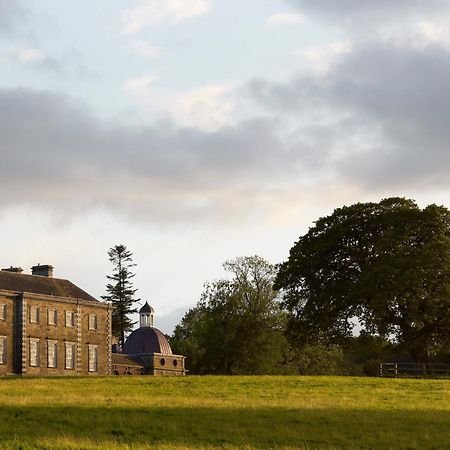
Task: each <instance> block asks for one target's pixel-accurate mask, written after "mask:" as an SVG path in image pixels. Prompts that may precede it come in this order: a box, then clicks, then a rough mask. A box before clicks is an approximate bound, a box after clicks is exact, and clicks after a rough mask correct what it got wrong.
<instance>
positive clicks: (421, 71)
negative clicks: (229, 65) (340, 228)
mask: <svg viewBox="0 0 450 450" xmlns="http://www.w3.org/2000/svg"><path fill="white" fill-rule="evenodd" d="M449 80H450V53H449V51H448V50H447V49H446V48H443V47H439V46H428V47H426V48H424V49H416V48H412V47H409V48H405V47H394V46H392V45H389V44H388V43H371V44H367V43H366V44H361V45H360V46H359V47H357V48H356V49H355V51H354V52H352V53H350V54H348V55H345V56H343V57H342V60H341V62H340V63H339V64H338V65H337V66H336V67H335V68H334V69H333V70H332V71H331V72H330V73H329V74H328V75H327V77H326V78H324V79H314V78H309V77H302V76H299V77H296V78H293V79H292V80H290V81H289V82H287V83H284V84H283V83H278V84H271V83H268V82H266V81H264V80H256V81H253V82H252V83H250V84H249V85H248V86H247V94H248V95H249V96H250V97H251V98H252V99H253V101H257V102H259V104H260V105H262V106H263V107H265V108H266V109H267V110H268V111H276V112H277V114H284V115H286V116H290V117H291V118H293V120H295V118H296V117H302V116H304V115H306V114H309V115H311V116H313V115H314V114H315V115H316V116H317V117H318V121H317V126H315V127H311V128H309V129H308V130H306V134H305V136H306V137H307V138H308V137H309V139H310V140H311V139H312V140H314V139H317V136H319V137H320V138H321V140H322V141H324V140H325V137H326V136H328V137H331V138H332V139H328V144H327V143H326V141H325V147H324V148H323V155H325V159H324V163H325V168H326V164H327V161H328V163H329V164H331V165H330V168H332V169H333V170H334V171H335V173H337V174H338V175H339V176H343V177H345V178H346V179H350V180H353V181H355V182H357V183H358V184H360V185H366V186H370V188H371V189H377V188H378V189H383V188H387V187H393V186H417V185H424V186H427V187H432V186H433V185H435V184H437V183H442V184H444V185H446V186H450V182H449V180H450V177H449V176H450V149H449V142H450V127H449V126H448V117H450V82H449ZM308 110H309V112H308ZM339 153H341V156H339ZM331 160H332V161H333V162H331V163H330V162H329V161H331Z"/></svg>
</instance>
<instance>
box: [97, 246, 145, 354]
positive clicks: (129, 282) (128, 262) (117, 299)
mask: <svg viewBox="0 0 450 450" xmlns="http://www.w3.org/2000/svg"><path fill="white" fill-rule="evenodd" d="M108 256H109V260H110V262H111V263H112V264H113V273H112V275H107V278H108V280H110V281H111V283H108V284H107V285H106V292H107V294H106V295H104V296H102V298H103V299H104V300H106V301H108V302H110V303H111V305H112V306H113V313H112V334H113V335H114V336H117V338H118V340H119V345H120V347H122V346H123V344H124V342H125V334H126V333H127V332H128V331H131V330H132V329H133V325H134V323H135V322H133V321H132V320H131V319H130V317H129V316H130V315H131V314H132V313H135V312H136V309H135V308H134V307H133V305H134V304H135V303H136V302H137V301H139V299H135V298H134V295H135V293H136V291H137V289H134V287H133V278H134V276H135V274H134V273H132V271H131V269H132V267H134V266H135V265H136V264H134V263H133V259H132V257H133V253H131V252H130V251H129V250H128V249H127V247H126V246H125V245H116V246H114V247H112V248H110V249H109V251H108Z"/></svg>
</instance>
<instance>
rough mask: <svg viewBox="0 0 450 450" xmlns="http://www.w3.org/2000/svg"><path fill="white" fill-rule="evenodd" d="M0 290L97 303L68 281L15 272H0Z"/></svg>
mask: <svg viewBox="0 0 450 450" xmlns="http://www.w3.org/2000/svg"><path fill="white" fill-rule="evenodd" d="M0 290H3V291H13V292H30V293H33V294H42V295H51V296H56V297H68V298H74V299H80V300H88V301H91V302H98V300H97V299H95V298H94V297H92V295H90V294H88V293H87V292H85V291H83V289H80V288H79V287H78V286H75V285H74V284H73V283H71V282H70V281H69V280H63V279H61V278H51V277H43V276H38V275H27V274H22V273H15V272H6V271H0Z"/></svg>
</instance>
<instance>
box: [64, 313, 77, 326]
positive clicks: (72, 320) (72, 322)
mask: <svg viewBox="0 0 450 450" xmlns="http://www.w3.org/2000/svg"><path fill="white" fill-rule="evenodd" d="M69 317H70V320H69ZM64 322H65V326H66V328H73V327H74V326H75V312H74V311H66V312H65V315H64Z"/></svg>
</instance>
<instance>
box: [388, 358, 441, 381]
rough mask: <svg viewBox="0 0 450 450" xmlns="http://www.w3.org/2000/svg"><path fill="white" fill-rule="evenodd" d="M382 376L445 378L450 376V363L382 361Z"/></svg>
mask: <svg viewBox="0 0 450 450" xmlns="http://www.w3.org/2000/svg"><path fill="white" fill-rule="evenodd" d="M380 377H393V378H400V377H405V378H407V377H409V378H444V377H450V364H420V363H404V362H394V363H381V364H380Z"/></svg>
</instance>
